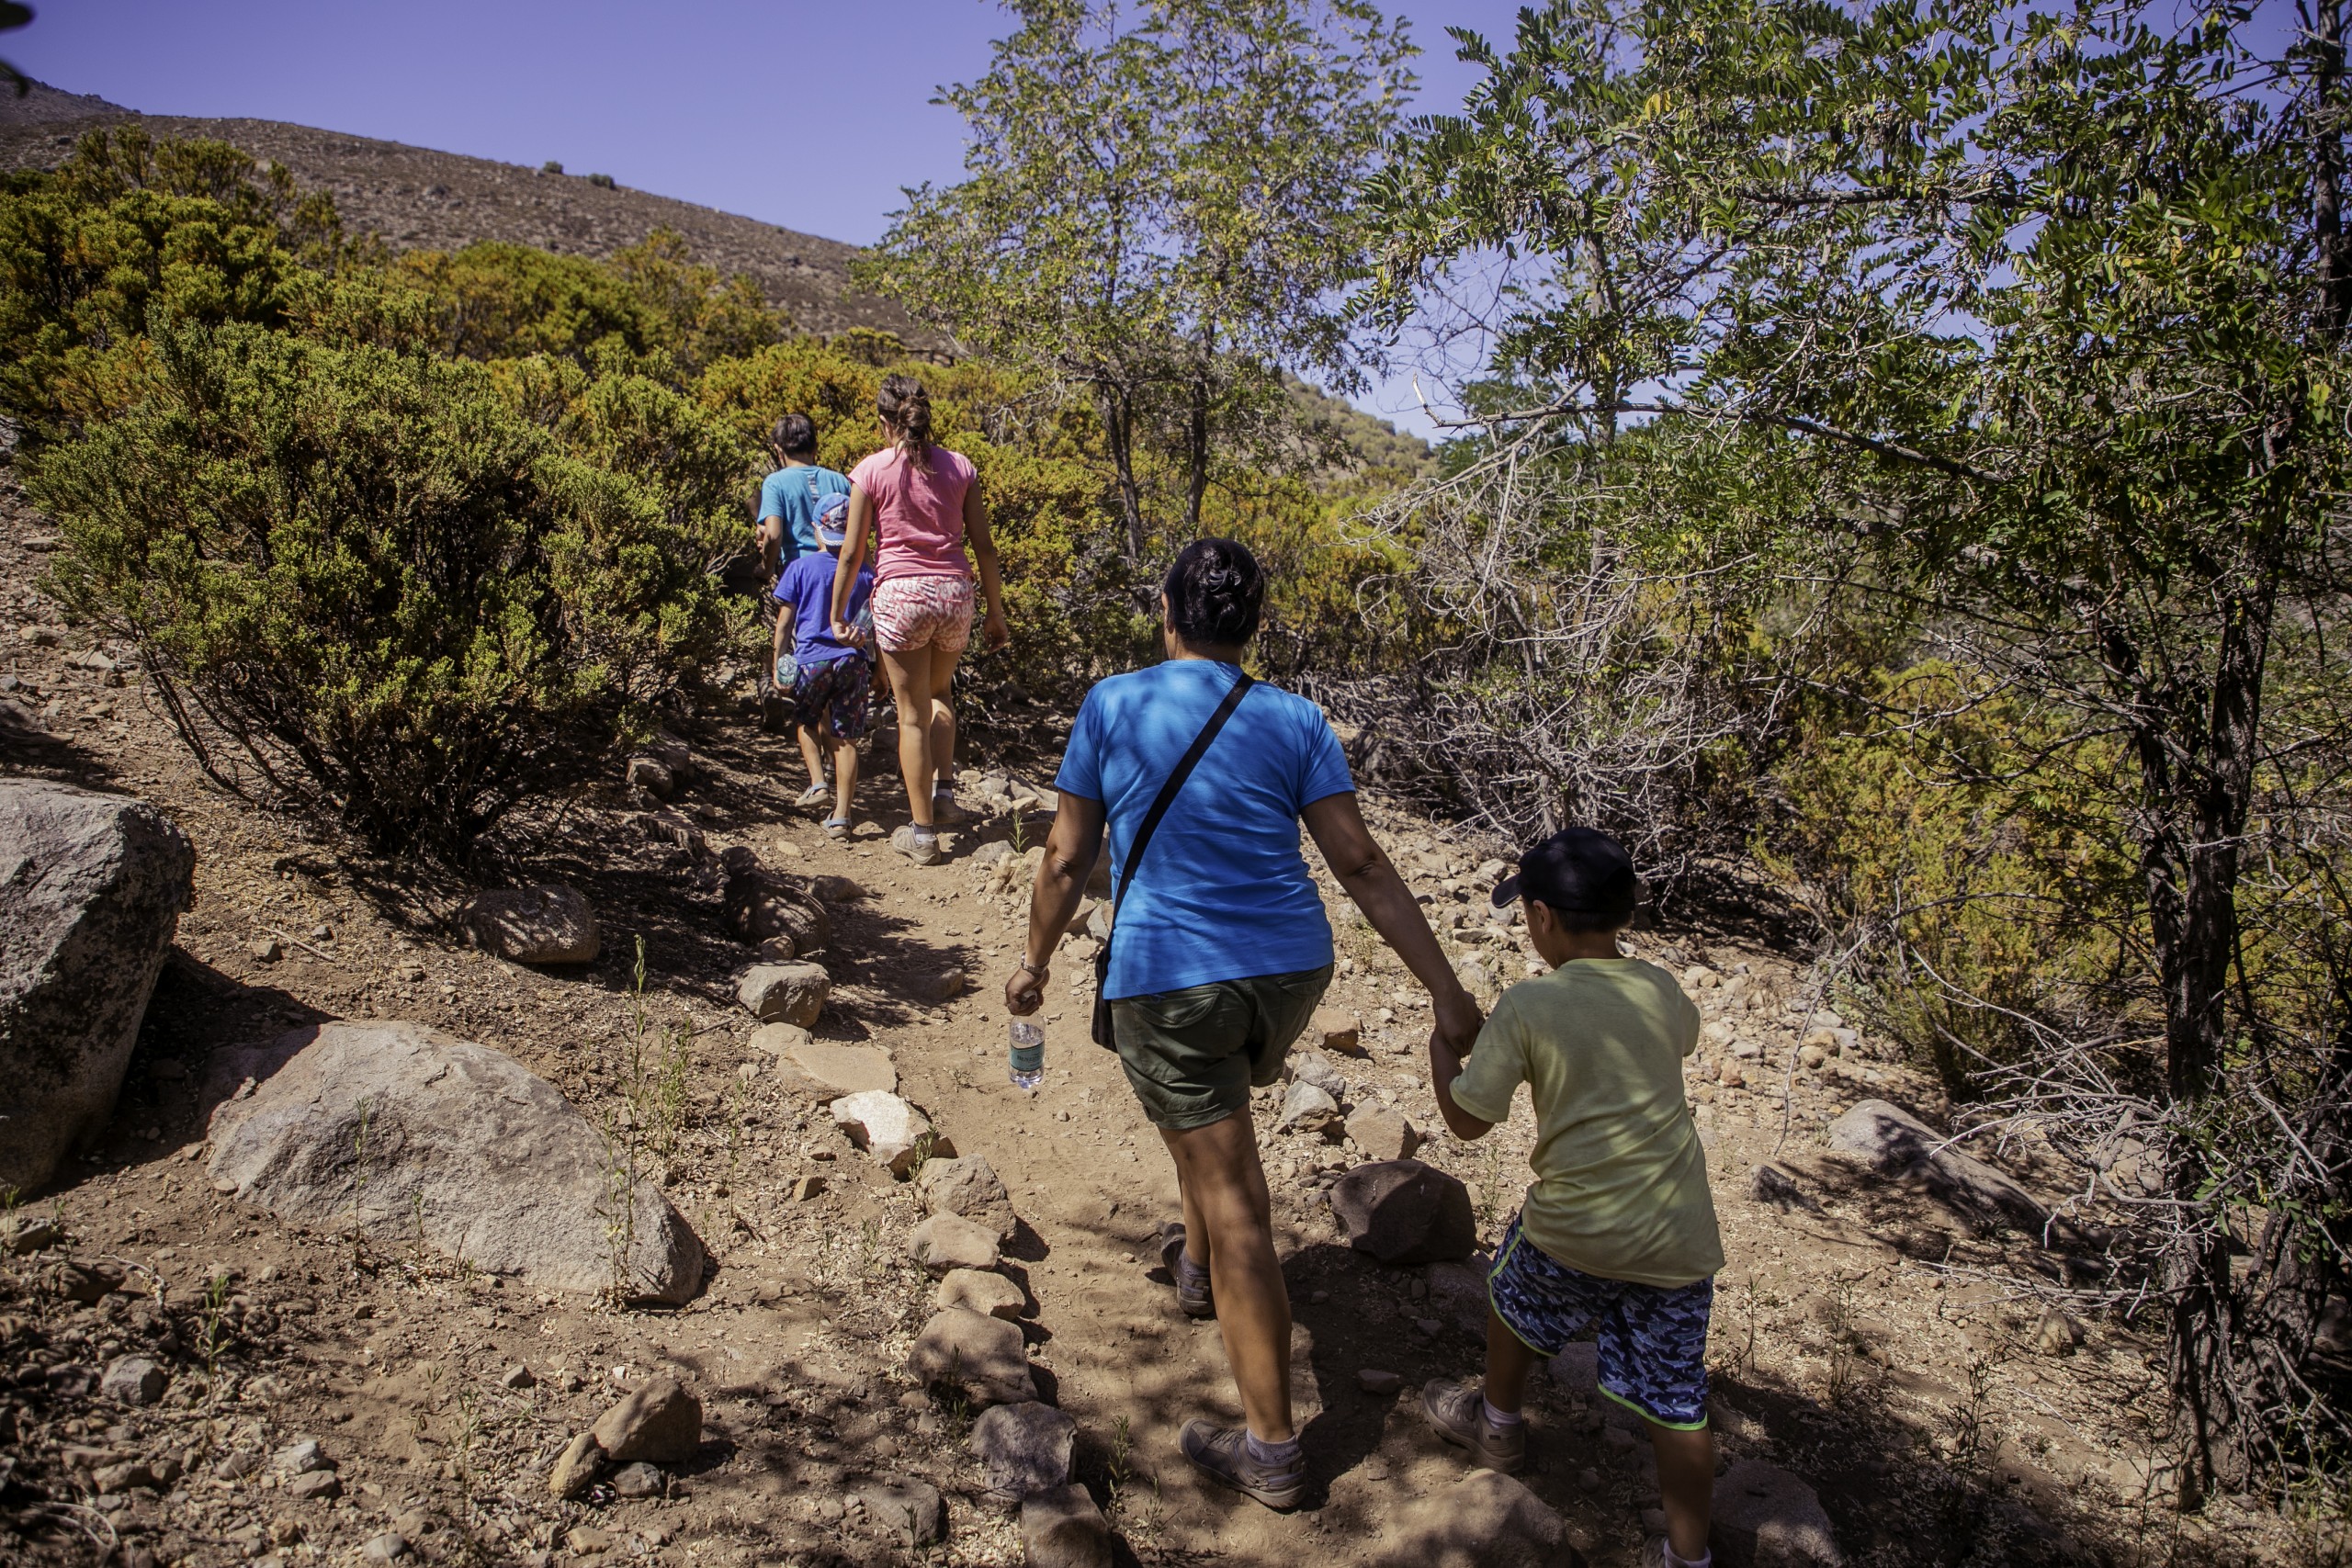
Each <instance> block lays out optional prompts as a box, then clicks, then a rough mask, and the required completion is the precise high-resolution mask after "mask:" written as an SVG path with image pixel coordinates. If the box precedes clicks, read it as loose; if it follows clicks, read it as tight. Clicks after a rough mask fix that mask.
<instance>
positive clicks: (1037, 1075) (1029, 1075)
mask: <svg viewBox="0 0 2352 1568" xmlns="http://www.w3.org/2000/svg"><path fill="white" fill-rule="evenodd" d="M1005 1058H1006V1060H1007V1061H1008V1062H1009V1063H1010V1064H1011V1066H1012V1087H1013V1088H1015V1089H1035V1088H1036V1087H1037V1086H1038V1085H1039V1084H1041V1083H1043V1082H1045V1081H1046V1032H1045V1031H1044V1030H1042V1029H1040V1028H1038V1027H1037V1026H1036V1025H1035V1024H1034V1023H1030V1022H1028V1021H1025V1020H1023V1019H1018V1018H1016V1019H1014V1020H1013V1021H1012V1048H1011V1049H1010V1050H1008V1051H1007V1052H1006V1053H1005Z"/></svg>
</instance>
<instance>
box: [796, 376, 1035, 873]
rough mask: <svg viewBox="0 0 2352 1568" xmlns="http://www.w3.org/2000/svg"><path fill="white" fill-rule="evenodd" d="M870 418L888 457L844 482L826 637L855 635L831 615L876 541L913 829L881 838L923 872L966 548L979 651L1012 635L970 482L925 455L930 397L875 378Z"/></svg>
mask: <svg viewBox="0 0 2352 1568" xmlns="http://www.w3.org/2000/svg"><path fill="white" fill-rule="evenodd" d="M875 406H876V411H877V412H879V413H880V414H881V416H882V430H883V434H886V435H888V436H889V437H890V440H891V445H890V446H886V447H884V448H883V449H882V450H881V451H879V452H876V453H875V454H874V455H873V456H872V457H867V458H866V459H865V461H864V462H862V463H860V464H858V466H857V467H856V468H852V469H851V470H850V475H849V483H850V490H849V537H848V539H847V540H846V541H844V542H843V544H842V554H841V559H842V565H841V567H840V568H839V570H836V572H835V573H834V576H833V622H834V626H833V635H834V636H835V637H852V636H854V633H852V631H851V630H850V628H849V627H848V626H844V625H842V614H843V611H844V609H845V608H846V606H847V604H848V600H849V594H850V588H851V585H852V584H853V583H854V582H855V581H856V580H857V563H858V562H860V561H862V560H864V559H865V546H866V541H867V540H868V539H869V538H872V537H875V536H879V539H880V542H881V544H880V550H879V553H878V556H877V558H876V561H875V566H874V600H873V604H874V640H875V642H876V644H877V645H878V646H879V648H880V649H881V653H882V668H883V669H884V670H885V671H888V674H889V677H890V690H891V693H892V694H894V695H895V696H897V698H898V700H899V772H901V773H904V774H905V775H906V780H907V804H908V807H909V809H910V812H911V814H912V816H913V818H914V820H913V821H912V822H910V823H909V824H908V825H907V826H906V827H904V828H901V829H899V830H898V831H897V832H896V833H893V834H891V835H890V846H891V848H893V849H895V850H897V851H898V852H899V853H900V854H903V855H905V856H906V857H907V858H908V859H910V860H911V861H913V862H914V863H916V864H917V865H929V864H931V863H933V861H936V860H937V859H938V858H939V831H938V822H937V820H936V812H937V795H936V789H937V782H938V771H939V770H938V763H939V760H940V759H941V758H944V757H952V756H954V755H955V754H956V714H955V710H954V709H953V708H951V707H950V706H949V705H948V702H947V686H948V681H949V679H950V678H951V677H953V676H954V674H955V673H956V660H957V659H959V658H961V657H962V655H963V652H964V649H965V648H966V646H967V645H968V644H969V643H970V641H971V638H972V561H971V560H967V559H966V558H965V555H964V543H965V540H966V538H967V536H968V537H969V539H970V540H971V546H972V559H973V560H977V561H978V565H979V569H980V592H982V593H984V594H986V595H987V596H988V605H989V614H988V620H987V622H986V623H985V625H984V626H983V627H982V630H981V633H980V635H981V637H982V640H983V641H984V643H985V644H986V646H988V647H989V648H1001V647H1002V646H1004V644H1005V643H1006V641H1008V640H1009V639H1010V638H1011V637H1012V631H1011V629H1010V628H1009V627H1007V626H1005V624H1004V601H1003V597H1002V595H1001V592H999V587H998V583H997V568H996V542H995V541H994V540H993V539H991V538H990V537H989V506H988V502H987V500H986V499H985V498H984V497H982V495H981V494H980V484H979V474H978V470H977V469H975V468H973V467H972V462H971V459H970V458H968V457H964V456H963V455H962V454H961V453H957V452H950V451H949V450H948V449H947V448H946V447H944V446H934V445H933V443H932V439H931V395H930V394H929V393H928V392H925V391H924V390H923V389H922V382H920V381H918V380H916V379H915V378H913V377H911V376H890V377H886V378H884V379H883V382H882V389H881V393H880V395H879V396H878V397H877V398H876V400H875Z"/></svg>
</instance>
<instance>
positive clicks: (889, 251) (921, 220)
mask: <svg viewBox="0 0 2352 1568" xmlns="http://www.w3.org/2000/svg"><path fill="white" fill-rule="evenodd" d="M1012 9H1013V11H1014V14H1015V15H1016V16H1017V17H1019V19H1020V22H1021V26H1020V28H1019V29H1018V30H1017V31H1016V32H1014V33H1013V34H1012V36H1011V37H1009V38H1006V39H1001V40H1000V41H999V42H998V43H997V45H996V47H995V51H994V57H993V61H992V63H991V66H990V69H989V72H988V73H987V74H986V75H984V76H983V77H981V78H980V79H979V80H978V82H975V83H972V84H968V85H962V86H957V87H953V88H950V89H948V90H947V91H946V92H945V94H944V99H945V101H946V102H947V103H949V104H951V105H953V106H954V107H956V109H958V110H959V111H960V112H961V113H962V114H963V116H964V118H965V119H966V121H967V124H968V126H969V128H970V137H971V140H970V144H969V147H968V150H967V153H966V158H965V167H966V171H967V177H966V179H965V180H964V181H963V182H961V183H960V184H957V185H955V186H949V187H947V188H945V189H935V188H933V187H931V186H923V187H922V188H920V189H915V190H910V191H909V192H908V193H907V196H908V205H907V208H906V209H905V210H904V211H903V212H901V213H899V215H898V217H897V220H896V222H895V223H894V224H893V225H892V227H891V229H890V231H889V232H888V234H886V235H885V236H884V238H883V240H882V242H881V244H880V245H879V247H878V248H877V253H876V255H875V257H874V258H873V259H872V260H871V261H870V262H869V263H867V264H866V265H865V267H864V269H863V272H862V276H863V277H864V279H865V281H866V282H867V284H868V285H869V286H871V287H875V288H879V289H883V290H886V291H888V292H889V293H892V294H894V295H896V296H898V297H899V299H901V300H903V301H904V302H905V303H906V304H907V306H908V308H909V309H910V310H912V311H913V312H914V314H915V315H916V316H917V317H918V318H919V319H922V320H923V321H930V322H934V323H936V324H938V325H940V326H942V327H944V328H946V329H947V330H948V331H950V332H952V333H955V334H956V338H957V339H958V341H960V342H962V343H963V344H966V345H967V346H968V347H969V348H970V349H971V350H973V351H974V352H976V353H978V354H981V355H988V356H989V357H991V358H994V359H997V360H1000V361H1001V362H1003V363H1005V364H1007V365H1009V366H1012V367H1016V368H1018V369H1020V370H1023V371H1024V372H1026V373H1028V374H1030V375H1032V376H1034V377H1035V378H1038V379H1039V380H1040V381H1042V382H1044V383H1046V384H1048V385H1054V386H1061V387H1068V388H1069V389H1073V390H1076V391H1079V392H1080V393H1082V394H1083V395H1085V396H1086V397H1087V398H1089V399H1090V400H1091V402H1092V403H1093V406H1094V410H1095V413H1096V416H1097V418H1098V419H1099V421H1100V423H1101V425H1102V429H1103V441H1104V445H1105V446H1106V448H1107V456H1108V459H1109V464H1110V467H1111V469H1112V472H1113V475H1114V487H1115V491H1116V501H1117V506H1118V511H1119V514H1120V518H1121V521H1122V523H1123V525H1124V529H1125V552H1126V554H1127V556H1128V557H1129V558H1130V559H1140V558H1142V557H1143V555H1144V554H1145V553H1146V549H1147V513H1148V501H1149V499H1150V498H1149V496H1148V473H1149V461H1148V458H1149V454H1150V452H1151V450H1152V449H1153V448H1154V447H1155V446H1158V447H1159V448H1160V449H1163V450H1165V451H1167V452H1168V453H1169V454H1170V458H1171V460H1172V462H1173V464H1174V466H1175V468H1177V471H1178V473H1179V474H1180V476H1181V485H1182V512H1181V517H1182V526H1183V527H1184V528H1185V529H1186V530H1187V531H1193V530H1197V528H1198V527H1199V526H1200V524H1201V518H1202V511H1203V506H1204V499H1205V497H1206V495H1207V492H1208V490H1209V488H1210V486H1211V484H1212V483H1213V482H1214V480H1215V479H1216V476H1217V473H1218V465H1219V463H1220V462H1221V461H1227V460H1230V459H1231V458H1232V457H1234V456H1236V455H1237V452H1238V451H1248V452H1252V453H1255V454H1258V455H1260V456H1270V455H1273V454H1275V453H1276V452H1277V451H1278V448H1277V447H1276V446H1274V445H1273V444H1272V441H1271V440H1270V439H1269V437H1270V435H1271V433H1272V432H1273V431H1275V430H1277V429H1279V428H1280V427H1281V426H1282V425H1283V414H1284V412H1285V411H1286V410H1287V409H1288V407H1289V406H1290V405H1289V403H1288V400H1287V399H1286V398H1285V395H1284V392H1283V384H1282V381H1281V378H1280V376H1279V374H1278V371H1279V369H1280V367H1291V368H1294V369H1297V370H1300V371H1311V372H1315V373H1317V374H1320V375H1323V376H1327V377H1329V378H1332V380H1333V381H1334V383H1335V384H1338V385H1340V386H1342V387H1345V386H1348V385H1351V384H1352V382H1353V379H1354V378H1355V377H1356V376H1357V375H1358V374H1359V367H1358V355H1357V351H1356V347H1355V344H1353V342H1352V340H1351V337H1350V335H1349V333H1348V332H1347V330H1346V327H1345V324H1344V322H1343V321H1342V320H1341V319H1340V315H1339V314H1338V312H1337V311H1336V310H1334V305H1335V296H1336V295H1337V293H1338V292H1339V291H1340V290H1341V289H1343V288H1346V287H1347V286H1348V285H1349V284H1350V283H1351V281H1353V280H1354V279H1355V278H1357V277H1358V276H1360V274H1361V272H1362V268H1363V258H1364V251H1363V241H1362V237H1361V232H1360V230H1359V227H1358V224H1357V222H1356V217H1355V213H1356V203H1355V201H1354V198H1353V188H1354V186H1355V184H1356V182H1357V181H1358V180H1360V179H1361V177H1362V176H1363V175H1364V174H1365V173H1366V172H1367V171H1368V170H1369V169H1370V167H1371V164H1372V160H1373V158H1374V154H1375V152H1376V151H1377V149H1378V146H1379V144H1380V141H1381V138H1382V137H1383V136H1384V134H1385V132H1386V130H1388V128H1389V126H1390V125H1391V124H1392V122H1393V116H1394V114H1395V112H1396V106H1397V102H1398V101H1399V99H1400V97H1401V96H1403V95H1404V94H1405V93H1406V92H1408V91H1409V89H1410V86H1411V77H1410V76H1409V75H1408V73H1406V72H1405V69H1404V65H1405V62H1406V61H1407V60H1408V58H1409V57H1410V55H1411V53H1412V50H1411V46H1410V45H1409V44H1408V41H1407V39H1406V35H1405V31H1404V28H1403V27H1402V25H1401V24H1395V25H1392V24H1390V23H1388V22H1386V21H1385V19H1384V18H1383V17H1381V15H1380V13H1379V12H1378V11H1377V10H1375V9H1374V8H1373V7H1372V6H1370V5H1368V4H1365V3H1364V0H1148V3H1146V4H1144V5H1141V6H1137V7H1136V8H1135V9H1133V10H1132V11H1126V10H1123V9H1121V8H1119V7H1118V6H1111V5H1103V6H1096V5H1090V4H1086V3H1083V0H1017V3H1016V4H1015V5H1014V6H1012Z"/></svg>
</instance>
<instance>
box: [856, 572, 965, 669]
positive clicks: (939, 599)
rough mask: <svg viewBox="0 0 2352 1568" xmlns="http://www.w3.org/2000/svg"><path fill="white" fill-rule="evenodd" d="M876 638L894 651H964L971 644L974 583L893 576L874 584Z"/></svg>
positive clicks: (954, 578)
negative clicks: (925, 649)
mask: <svg viewBox="0 0 2352 1568" xmlns="http://www.w3.org/2000/svg"><path fill="white" fill-rule="evenodd" d="M874 637H875V640H876V641H877V642H879V643H880V644H881V645H882V648H883V649H884V650H885V651H887V652H890V653H911V652H913V651H914V650H915V649H919V648H929V649H936V650H937V651H939V652H941V653H961V652H963V651H964V649H965V647H966V646H967V644H969V643H970V642H971V640H972V580H971V579H970V578H968V577H893V578H890V579H888V581H882V582H878V583H876V584H875V586H874Z"/></svg>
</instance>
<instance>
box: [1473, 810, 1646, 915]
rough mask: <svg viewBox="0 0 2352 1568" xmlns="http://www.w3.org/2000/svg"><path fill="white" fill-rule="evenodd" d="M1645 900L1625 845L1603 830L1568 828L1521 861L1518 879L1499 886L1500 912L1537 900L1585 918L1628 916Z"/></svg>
mask: <svg viewBox="0 0 2352 1568" xmlns="http://www.w3.org/2000/svg"><path fill="white" fill-rule="evenodd" d="M1640 896H1641V878H1640V877H1638V876H1636V875H1635V874H1634V857H1633V856H1631V855H1629V854H1627V853H1626V852H1625V846H1624V845H1623V844H1621V843H1619V842H1618V841H1617V840H1614V839H1612V838H1611V837H1610V836H1609V835H1608V834H1606V833H1604V832H1602V831H1600V829H1598V828H1563V829H1560V830H1559V831H1558V832H1556V833H1555V834H1553V835H1552V836H1551V837H1550V838H1548V839H1546V840H1544V841H1543V842H1542V843H1540V844H1537V845H1536V846H1535V847H1534V848H1533V849H1531V850H1529V851H1528V852H1526V853H1524V854H1522V855H1521V856H1520V857H1519V871H1518V874H1516V875H1512V876H1506V877H1504V878H1503V879H1502V880H1501V881H1500V882H1498V883H1497V884H1496V885H1495V899H1494V901H1495V908H1498V909H1499V908H1502V907H1503V906H1504V905H1506V904H1508V903H1510V901H1511V900H1512V899H1514V898H1532V899H1534V900H1536V901H1537V902H1539V903H1542V904H1545V905H1548V906H1549V907H1550V908H1555V909H1566V910H1573V911H1575V912H1576V913H1577V914H1580V915H1625V916H1629V915H1631V914H1632V913H1633V912H1634V902H1635V900H1636V899H1638V898H1639V897H1640Z"/></svg>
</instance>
